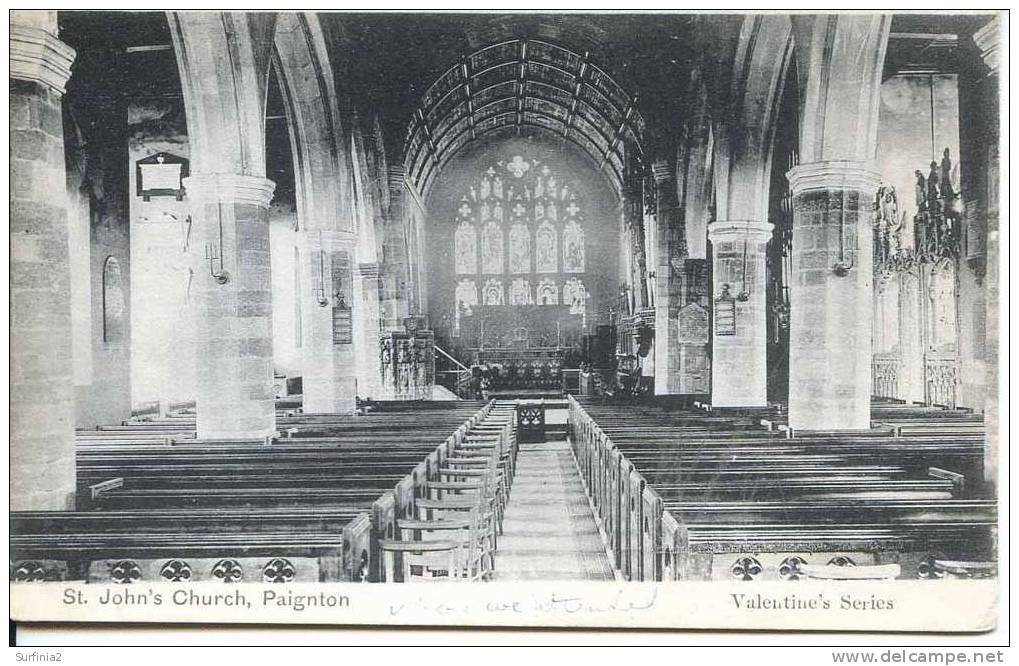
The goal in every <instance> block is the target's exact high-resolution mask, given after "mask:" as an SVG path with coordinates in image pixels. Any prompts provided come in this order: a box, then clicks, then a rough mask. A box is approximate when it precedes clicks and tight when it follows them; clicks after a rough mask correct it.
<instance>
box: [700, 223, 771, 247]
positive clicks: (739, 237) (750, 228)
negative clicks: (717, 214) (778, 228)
mask: <svg viewBox="0 0 1019 666" xmlns="http://www.w3.org/2000/svg"><path fill="white" fill-rule="evenodd" d="M774 228H775V225H773V224H771V223H770V222H761V221H760V220H720V221H718V222H712V223H711V224H709V225H708V240H710V241H711V242H712V243H717V242H720V241H721V242H727V241H743V240H746V241H749V242H759V243H767V242H768V241H769V240H771V231H772V229H774Z"/></svg>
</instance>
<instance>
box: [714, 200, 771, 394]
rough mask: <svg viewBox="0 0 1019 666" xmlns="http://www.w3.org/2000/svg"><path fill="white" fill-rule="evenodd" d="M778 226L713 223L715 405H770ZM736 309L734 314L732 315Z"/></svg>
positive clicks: (733, 222)
mask: <svg viewBox="0 0 1019 666" xmlns="http://www.w3.org/2000/svg"><path fill="white" fill-rule="evenodd" d="M771 230H772V225H771V224H770V223H768V222H759V221H756V220H726V221H719V222H713V223H711V224H710V225H708V240H709V241H711V256H712V262H713V263H712V282H713V289H714V293H713V295H712V307H713V311H714V328H713V330H712V335H711V341H712V360H711V404H712V406H714V407H760V406H763V405H767V404H768V364H767V344H768V331H767V312H766V309H767V308H766V300H767V299H766V294H767V290H766V288H765V275H766V273H765V270H766V269H765V260H766V254H765V249H766V248H767V245H768V241H769V240H770V239H771ZM730 313H731V316H730Z"/></svg>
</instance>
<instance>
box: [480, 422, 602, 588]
mask: <svg viewBox="0 0 1019 666" xmlns="http://www.w3.org/2000/svg"><path fill="white" fill-rule="evenodd" d="M519 446H520V449H519V452H518V454H517V468H516V475H515V477H514V480H513V490H512V492H511V495H510V500H509V503H508V505H507V507H506V515H505V517H504V519H503V534H502V536H500V537H499V547H498V550H497V555H496V573H495V580H498V581H510V580H606V581H611V580H613V574H612V566H611V564H610V563H609V558H608V556H607V555H606V553H605V545H604V543H603V542H602V539H601V536H600V535H599V534H598V527H597V525H596V524H595V520H594V514H593V513H592V512H591V505H590V504H589V503H588V500H587V495H586V494H585V493H584V487H583V485H582V484H581V481H580V474H579V473H578V472H577V467H576V464H575V463H574V461H573V455H572V453H571V452H570V447H569V445H568V444H567V443H566V442H565V441H554V442H542V443H532V444H524V443H521V444H520V445H519Z"/></svg>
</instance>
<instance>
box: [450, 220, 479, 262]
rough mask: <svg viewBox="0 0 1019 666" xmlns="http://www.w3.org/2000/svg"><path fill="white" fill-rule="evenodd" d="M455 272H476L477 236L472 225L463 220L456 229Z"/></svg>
mask: <svg viewBox="0 0 1019 666" xmlns="http://www.w3.org/2000/svg"><path fill="white" fill-rule="evenodd" d="M455 246H456V255H455V256H456V273H457V275H474V274H476V273H477V272H478V237H477V233H476V232H475V231H474V225H473V224H471V223H470V222H468V221H466V220H464V221H462V222H461V223H460V226H458V227H457V229H456V242H455Z"/></svg>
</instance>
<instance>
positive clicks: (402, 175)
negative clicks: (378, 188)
mask: <svg viewBox="0 0 1019 666" xmlns="http://www.w3.org/2000/svg"><path fill="white" fill-rule="evenodd" d="M406 183H407V171H406V170H405V169H404V168H403V165H401V164H395V165H393V166H391V167H389V189H390V191H398V190H402V189H403V187H404V185H406Z"/></svg>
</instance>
